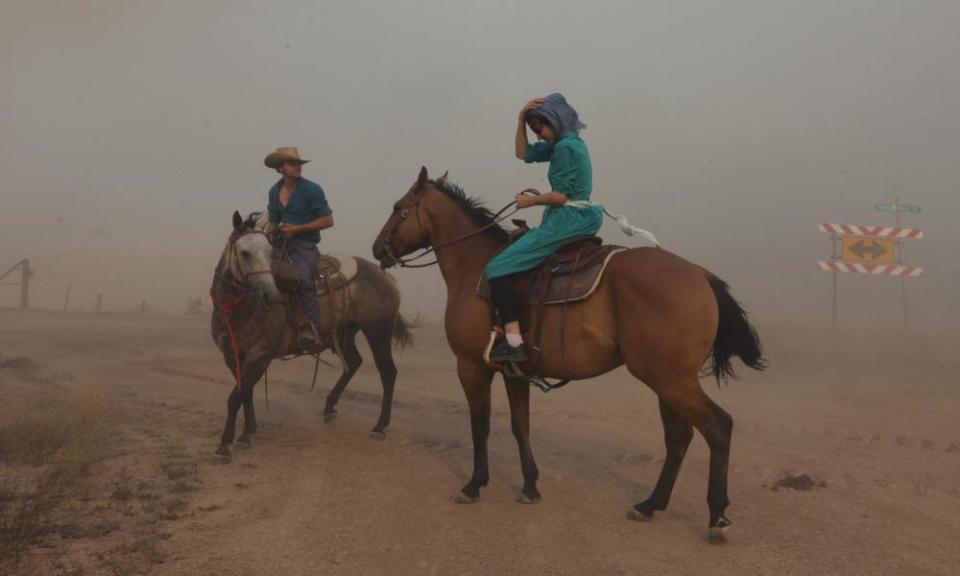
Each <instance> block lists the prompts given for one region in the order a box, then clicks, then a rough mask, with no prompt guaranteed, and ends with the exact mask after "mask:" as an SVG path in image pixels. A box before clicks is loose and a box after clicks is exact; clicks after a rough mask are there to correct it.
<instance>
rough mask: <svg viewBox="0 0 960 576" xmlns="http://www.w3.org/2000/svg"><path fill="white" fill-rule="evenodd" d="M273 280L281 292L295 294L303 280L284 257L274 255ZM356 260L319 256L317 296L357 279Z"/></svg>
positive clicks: (348, 257) (342, 256) (337, 256)
mask: <svg viewBox="0 0 960 576" xmlns="http://www.w3.org/2000/svg"><path fill="white" fill-rule="evenodd" d="M272 268H273V278H274V281H275V282H276V284H277V288H278V289H280V290H281V291H283V292H296V291H297V289H298V288H299V287H300V282H302V281H303V278H302V277H301V276H300V271H299V270H298V269H297V267H296V266H294V265H293V263H292V262H290V260H289V259H287V258H286V257H285V256H281V255H280V254H279V253H274V257H273V263H272ZM357 270H358V268H357V260H356V258H354V257H353V256H347V255H346V254H320V256H319V257H318V258H317V276H316V278H315V279H314V281H315V282H316V285H317V294H318V295H319V296H326V295H328V294H331V293H333V292H336V291H337V290H340V289H341V288H343V287H344V286H346V285H347V284H349V283H351V282H353V280H354V279H355V278H356V277H357Z"/></svg>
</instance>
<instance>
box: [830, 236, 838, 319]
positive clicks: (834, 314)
mask: <svg viewBox="0 0 960 576" xmlns="http://www.w3.org/2000/svg"><path fill="white" fill-rule="evenodd" d="M830 239H831V240H833V254H832V255H831V256H830V259H831V260H833V261H834V262H836V260H837V258H838V256H837V240H838V239H839V236H837V235H836V234H834V235H832V236H831V237H830ZM832 273H833V302H832V305H831V307H830V322H831V323H832V324H833V325H834V326H836V325H837V271H836V270H834V271H833V272H832Z"/></svg>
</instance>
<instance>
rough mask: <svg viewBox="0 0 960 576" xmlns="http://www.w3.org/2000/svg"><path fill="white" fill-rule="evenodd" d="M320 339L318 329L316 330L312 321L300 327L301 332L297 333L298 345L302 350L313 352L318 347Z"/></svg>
mask: <svg viewBox="0 0 960 576" xmlns="http://www.w3.org/2000/svg"><path fill="white" fill-rule="evenodd" d="M319 343H320V341H319V339H318V338H317V331H316V330H314V328H313V326H312V325H311V324H310V323H307V324H306V325H305V326H303V328H301V329H300V334H298V335H297V347H298V348H300V349H301V350H305V351H307V352H313V351H314V350H316V349H317V346H318V345H319Z"/></svg>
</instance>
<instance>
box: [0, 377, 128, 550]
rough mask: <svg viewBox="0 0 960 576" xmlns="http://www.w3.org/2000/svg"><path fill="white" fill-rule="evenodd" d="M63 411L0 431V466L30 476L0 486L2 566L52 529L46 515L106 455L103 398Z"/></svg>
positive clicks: (109, 427) (88, 396) (110, 424)
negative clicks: (16, 467)
mask: <svg viewBox="0 0 960 576" xmlns="http://www.w3.org/2000/svg"><path fill="white" fill-rule="evenodd" d="M14 360H16V359H14ZM4 362H6V363H7V364H9V362H10V360H6V361H4ZM68 406H69V408H68V410H67V411H66V412H65V413H56V414H46V413H37V414H31V415H27V416H24V417H22V418H21V419H20V420H18V421H17V422H16V423H15V424H13V425H11V426H7V427H5V428H3V429H0V460H3V461H4V462H6V463H9V464H22V465H29V466H32V467H34V468H33V469H32V470H31V473H30V474H25V475H22V476H19V477H17V478H7V479H5V480H3V481H2V482H0V558H3V559H4V561H12V562H13V563H16V562H17V561H18V560H19V559H20V556H21V554H23V552H24V551H25V550H26V549H27V547H28V546H30V544H31V543H33V542H35V541H37V540H38V539H39V538H41V537H42V536H44V535H45V534H47V533H48V532H50V531H51V530H53V529H54V528H55V526H54V525H53V524H52V523H51V521H50V516H51V513H52V512H53V511H54V510H55V509H56V508H57V506H58V505H59V504H60V502H61V501H62V500H63V499H64V498H65V497H66V496H68V495H73V494H75V493H76V492H77V490H78V489H79V488H80V487H82V485H83V483H84V480H85V479H86V478H87V475H88V473H89V470H90V467H91V466H92V465H93V464H95V463H96V462H99V461H100V460H102V459H104V458H105V457H106V456H107V455H108V454H109V449H110V439H111V434H112V432H113V428H114V421H113V419H112V418H111V417H110V413H109V412H110V410H109V403H108V401H107V399H106V397H105V395H104V394H103V393H102V392H100V391H96V390H87V391H84V392H83V393H81V394H80V395H79V396H78V397H77V398H76V399H75V401H73V402H72V403H70V404H69V405H68Z"/></svg>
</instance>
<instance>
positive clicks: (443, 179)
mask: <svg viewBox="0 0 960 576" xmlns="http://www.w3.org/2000/svg"><path fill="white" fill-rule="evenodd" d="M449 173H450V171H449V170H447V171H446V172H444V173H443V176H441V177H439V178H437V179H436V180H434V182H436V183H437V184H443V183H444V182H446V181H447V174H449Z"/></svg>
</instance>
